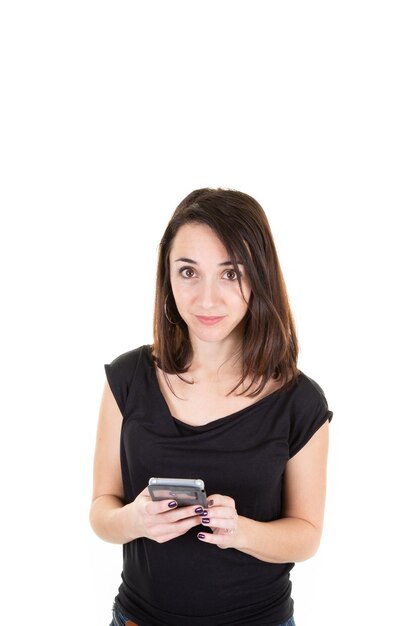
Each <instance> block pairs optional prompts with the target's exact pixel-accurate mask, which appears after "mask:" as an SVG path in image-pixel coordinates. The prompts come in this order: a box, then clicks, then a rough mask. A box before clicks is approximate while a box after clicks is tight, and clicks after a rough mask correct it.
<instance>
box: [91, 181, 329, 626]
mask: <svg viewBox="0 0 417 626" xmlns="http://www.w3.org/2000/svg"><path fill="white" fill-rule="evenodd" d="M297 355H298V343H297V338H296V332H295V326H294V321H293V317H292V314H291V310H290V307H289V303H288V297H287V293H286V288H285V283H284V279H283V276H282V273H281V269H280V265H279V261H278V257H277V252H276V249H275V245H274V241H273V237H272V234H271V230H270V227H269V224H268V220H267V217H266V215H265V213H264V211H263V209H262V207H261V206H260V205H259V204H258V202H257V201H256V200H254V199H253V198H252V197H251V196H248V195H247V194H244V193H241V192H238V191H233V190H227V189H199V190H196V191H194V192H192V193H191V194H189V195H188V196H187V197H186V198H185V199H184V200H183V201H182V202H181V203H180V205H179V206H178V207H177V209H176V210H175V212H174V214H173V215H172V217H171V220H170V221H169V224H168V226H167V228H166V230H165V233H164V235H163V237H162V240H161V243H160V248H159V260H158V268H157V282H156V298H155V310H154V337H153V344H149V345H142V346H140V347H137V348H135V349H133V350H130V351H128V352H125V353H123V354H121V355H120V356H117V357H116V358H115V359H113V361H111V363H109V364H106V365H105V366H104V367H105V372H106V380H105V385H104V391H103V397H102V401H101V407H100V414H99V423H98V431H97V443H96V451H95V461H94V490H93V498H92V505H91V512H90V520H91V525H92V527H93V529H94V531H95V532H96V533H97V535H98V536H99V537H101V538H102V539H104V540H105V541H109V542H113V543H121V544H123V573H122V582H121V585H120V588H119V591H118V594H117V596H116V598H115V602H114V605H113V622H112V624H113V625H114V626H120V625H122V626H124V625H127V626H134V625H138V626H231V625H232V624H233V625H236V624H240V625H242V626H250V625H253V626H255V625H256V626H268V625H269V626H284V624H285V626H294V625H295V622H294V617H293V613H294V603H293V599H292V597H291V582H290V575H289V574H290V570H291V569H292V568H293V567H294V563H295V562H296V561H303V560H305V559H308V558H310V557H312V556H313V555H314V554H315V552H316V551H317V549H318V546H319V543H320V537H321V532H322V525H323V514H324V502H325V489H326V463H327V450H328V425H329V422H330V420H331V419H332V416H333V413H332V411H330V410H329V409H328V405H327V402H326V398H325V396H324V393H323V390H322V389H321V387H320V386H319V385H318V383H317V382H315V381H314V380H313V379H311V378H310V377H308V376H307V375H306V374H305V373H303V372H302V371H301V370H299V369H298V368H297ZM151 477H164V478H166V477H170V478H193V479H202V480H203V481H204V483H205V486H206V490H207V494H208V503H207V507H202V506H196V505H193V506H178V503H177V501H176V500H175V497H171V498H167V499H164V500H160V501H153V500H152V499H151V496H150V493H149V490H148V481H149V479H150V478H151Z"/></svg>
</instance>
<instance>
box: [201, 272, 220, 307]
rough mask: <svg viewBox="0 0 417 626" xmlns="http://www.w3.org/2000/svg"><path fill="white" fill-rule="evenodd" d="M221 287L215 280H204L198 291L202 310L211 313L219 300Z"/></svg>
mask: <svg viewBox="0 0 417 626" xmlns="http://www.w3.org/2000/svg"><path fill="white" fill-rule="evenodd" d="M219 291H220V290H219V287H218V285H217V283H216V281H215V280H209V279H206V280H202V281H201V283H200V286H199V292H198V297H197V300H198V305H199V307H200V309H201V312H203V311H204V312H206V313H210V310H212V309H215V308H216V306H217V304H218V302H219Z"/></svg>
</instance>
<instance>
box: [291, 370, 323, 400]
mask: <svg viewBox="0 0 417 626" xmlns="http://www.w3.org/2000/svg"><path fill="white" fill-rule="evenodd" d="M296 388H297V389H298V392H299V393H301V394H305V395H306V396H309V397H312V398H315V397H318V396H320V397H322V398H324V397H325V395H324V391H323V389H322V387H321V386H320V385H319V383H318V382H317V381H316V380H314V378H311V377H310V376H307V374H306V373H305V372H303V371H302V370H298V377H297V384H296Z"/></svg>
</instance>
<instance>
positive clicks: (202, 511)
mask: <svg viewBox="0 0 417 626" xmlns="http://www.w3.org/2000/svg"><path fill="white" fill-rule="evenodd" d="M194 511H195V512H196V513H204V509H203V507H202V506H198V507H197V508H196V509H194Z"/></svg>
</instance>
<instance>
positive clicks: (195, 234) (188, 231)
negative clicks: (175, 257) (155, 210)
mask: <svg viewBox="0 0 417 626" xmlns="http://www.w3.org/2000/svg"><path fill="white" fill-rule="evenodd" d="M208 246H209V247H210V249H211V250H214V249H215V250H218V251H219V253H220V254H221V253H224V252H225V251H226V248H225V247H224V245H223V243H222V242H221V240H220V239H219V237H218V235H217V234H216V233H215V232H214V230H212V229H211V228H210V226H207V224H183V225H182V226H180V228H179V229H178V231H177V233H176V235H175V237H174V239H173V242H172V246H171V254H173V253H175V252H176V251H179V250H180V249H183V248H187V249H190V248H192V249H195V250H199V251H200V252H204V249H206V248H207V247H208Z"/></svg>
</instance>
